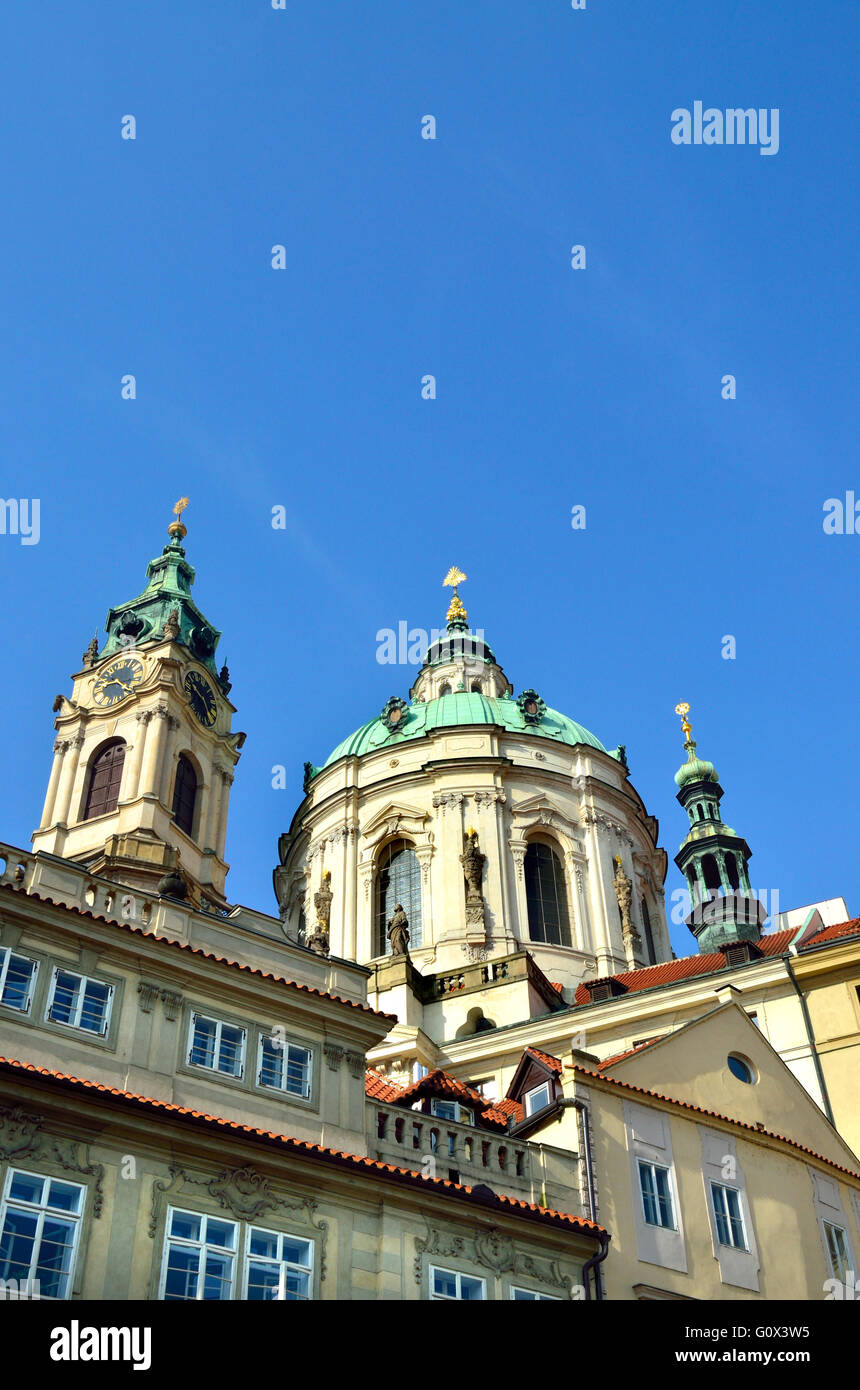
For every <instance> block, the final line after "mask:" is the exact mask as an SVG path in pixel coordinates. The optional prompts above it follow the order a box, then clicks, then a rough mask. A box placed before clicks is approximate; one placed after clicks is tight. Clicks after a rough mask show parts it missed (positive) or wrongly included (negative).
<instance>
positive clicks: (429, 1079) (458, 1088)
mask: <svg viewBox="0 0 860 1390" xmlns="http://www.w3.org/2000/svg"><path fill="white" fill-rule="evenodd" d="M424 1095H437V1096H451V1097H453V1099H454V1100H459V1101H464V1102H466V1103H467V1104H468V1105H474V1106H476V1107H477V1108H478V1109H479V1110H486V1109H487V1106H488V1105H489V1104H490V1102H489V1101H488V1100H485V1099H484V1097H483V1096H482V1095H481V1093H480V1091H476V1090H474V1089H473V1088H472V1087H471V1086H467V1085H466V1083H465V1081H458V1080H457V1078H456V1077H455V1076H449V1074H448V1072H446V1071H443V1070H442V1068H441V1067H435V1068H434V1070H433V1071H428V1073H427V1075H426V1076H422V1077H420V1079H419V1080H418V1081H413V1082H412V1083H411V1084H410V1085H409V1086H404V1088H403V1089H402V1090H401V1092H400V1095H399V1097H398V1099H399V1100H405V1101H413V1100H418V1098H419V1097H420V1096H424Z"/></svg>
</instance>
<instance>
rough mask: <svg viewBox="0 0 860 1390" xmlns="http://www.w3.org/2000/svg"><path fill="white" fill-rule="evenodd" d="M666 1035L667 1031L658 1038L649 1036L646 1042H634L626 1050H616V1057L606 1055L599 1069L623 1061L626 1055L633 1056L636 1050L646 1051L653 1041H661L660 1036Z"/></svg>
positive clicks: (602, 1069) (603, 1069)
mask: <svg viewBox="0 0 860 1390" xmlns="http://www.w3.org/2000/svg"><path fill="white" fill-rule="evenodd" d="M665 1036H666V1034H665V1033H661V1034H660V1036H659V1037H657V1038H648V1039H647V1040H646V1041H645V1042H641V1043H634V1044H633V1046H632V1047H628V1049H627V1051H626V1052H616V1054H615V1056H614V1057H605V1058H604V1060H603V1061H602V1062H599V1063H598V1065H597V1070H598V1071H605V1070H606V1068H607V1067H613V1066H614V1065H615V1063H616V1062H622V1061H623V1060H624V1058H625V1057H632V1056H633V1054H634V1053H635V1052H644V1051H645V1048H646V1047H651V1046H652V1044H653V1043H656V1042H659V1041H660V1038H665Z"/></svg>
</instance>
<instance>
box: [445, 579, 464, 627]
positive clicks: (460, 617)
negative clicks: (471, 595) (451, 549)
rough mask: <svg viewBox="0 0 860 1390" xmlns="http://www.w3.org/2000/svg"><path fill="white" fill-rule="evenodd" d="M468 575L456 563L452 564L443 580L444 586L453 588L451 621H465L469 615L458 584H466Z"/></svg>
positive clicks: (449, 617)
mask: <svg viewBox="0 0 860 1390" xmlns="http://www.w3.org/2000/svg"><path fill="white" fill-rule="evenodd" d="M465 582H466V575H465V574H464V573H463V571H462V570H460V569H458V568H457V566H456V565H452V566H451V568H450V569H449V571H448V573H447V574H446V575H445V578H444V579H443V580H442V587H443V588H449V589H453V590H454V593H453V595H452V597H451V603H450V605H449V607H448V612H447V615H446V617H447V620H448V622H449V623H455V622H456V623H465V622H466V620H467V619H468V617H469V615H468V613H467V612H466V610H465V608H464V607H463V601H462V599H461V598H460V595H459V594H458V593H457V585H458V584H465Z"/></svg>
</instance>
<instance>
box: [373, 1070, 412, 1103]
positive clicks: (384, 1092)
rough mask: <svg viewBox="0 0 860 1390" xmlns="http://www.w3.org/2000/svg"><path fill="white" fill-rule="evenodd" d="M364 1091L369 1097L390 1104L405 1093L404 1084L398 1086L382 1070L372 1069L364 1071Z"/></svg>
mask: <svg viewBox="0 0 860 1390" xmlns="http://www.w3.org/2000/svg"><path fill="white" fill-rule="evenodd" d="M364 1091H365V1095H367V1097H368V1099H370V1100H381V1101H385V1103H386V1104H388V1105H390V1104H392V1103H393V1102H394V1101H395V1100H399V1099H400V1097H401V1096H402V1095H403V1087H402V1086H396V1085H395V1084H394V1082H393V1081H389V1080H388V1078H387V1077H386V1076H383V1075H382V1073H381V1072H378V1071H373V1070H372V1069H371V1070H370V1071H366V1072H365V1073H364Z"/></svg>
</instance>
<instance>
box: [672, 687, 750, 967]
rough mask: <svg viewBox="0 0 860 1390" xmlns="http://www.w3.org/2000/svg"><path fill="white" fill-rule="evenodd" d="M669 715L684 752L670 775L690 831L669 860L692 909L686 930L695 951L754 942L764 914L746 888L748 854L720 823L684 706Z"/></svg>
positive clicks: (715, 793) (711, 770) (716, 793)
mask: <svg viewBox="0 0 860 1390" xmlns="http://www.w3.org/2000/svg"><path fill="white" fill-rule="evenodd" d="M675 713H676V714H679V715H680V716H681V721H682V722H681V728H682V730H683V733H684V748H685V749H686V752H687V761H686V762H685V763H684V764H683V765H682V766H681V767H680V768H679V769H678V771H677V772H676V773H675V781H676V782H677V784H678V787H679V788H680V790H679V792H678V800H679V801H680V803H681V805H682V806H683V808H684V810H685V811H686V812H687V815H688V817H689V820H690V829H689V831H688V833H687V836H686V838H685V840H684V842H683V844H682V845H681V848H680V850H679V851H678V853H677V855H676V856H675V863H676V864H677V865H678V868H679V869H680V870H681V873H682V874H683V875H684V877H685V879H686V881H687V887H688V889H689V892H690V899H691V904H692V911H691V912H690V914H689V916H688V917H687V918H686V919H685V920H686V924H687V926H688V927H689V928H690V931H691V932H692V933H693V935H694V936H695V937H696V939H697V940H698V943H699V950H700V951H706V952H707V951H715V950H717V949H718V948H719V947H721V946H728V945H732V944H734V943H737V942H740V941H757V940H758V939H759V937H760V936H761V925H760V924H761V920H762V919H763V917H764V916H765V915H766V914H765V912H764V909H763V908H762V907H761V904H760V903H758V901H757V900H756V899H755V898H754V897H753V895H752V890H751V888H750V880H749V870H748V867H747V866H748V864H749V860H750V858H751V856H752V851H751V850H750V847H749V845H748V844H747V842H746V840H744V839H742V838H741V837H740V835H737V834H736V833H735V831H734V830H732V828H731V826H729V825H726V824H725V822H724V821H723V819H722V815H721V812H720V802H721V800H722V797H723V789H722V787H721V786H720V783H719V778H718V777H717V772H716V769H715V767H714V764H713V763H711V762H708V761H706V760H705V759H703V758H700V757H698V755H697V752H696V743H695V740H694V739H693V737H692V732H693V731H692V728H691V726H690V723H689V720H688V718H687V716H688V714H689V713H690V706H689V705H688V704H686V703H682V704H679V705H676V707H675Z"/></svg>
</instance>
